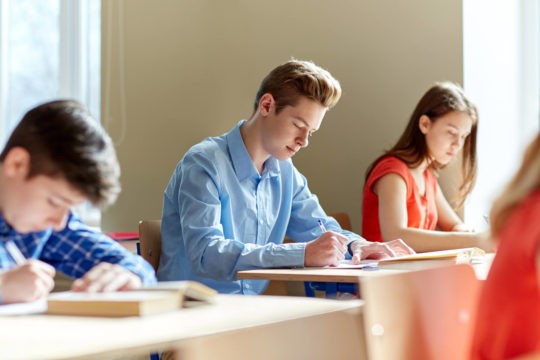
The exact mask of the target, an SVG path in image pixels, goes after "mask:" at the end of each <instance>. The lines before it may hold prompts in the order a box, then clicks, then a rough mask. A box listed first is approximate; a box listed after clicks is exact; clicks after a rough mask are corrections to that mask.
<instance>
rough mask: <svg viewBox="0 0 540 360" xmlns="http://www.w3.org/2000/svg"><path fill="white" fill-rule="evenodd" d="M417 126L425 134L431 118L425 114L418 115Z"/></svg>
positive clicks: (429, 126)
mask: <svg viewBox="0 0 540 360" xmlns="http://www.w3.org/2000/svg"><path fill="white" fill-rule="evenodd" d="M418 127H419V128H420V131H421V132H422V134H424V135H426V134H427V132H428V131H429V129H430V128H431V119H430V118H429V117H428V116H427V115H422V116H420V119H419V120H418Z"/></svg>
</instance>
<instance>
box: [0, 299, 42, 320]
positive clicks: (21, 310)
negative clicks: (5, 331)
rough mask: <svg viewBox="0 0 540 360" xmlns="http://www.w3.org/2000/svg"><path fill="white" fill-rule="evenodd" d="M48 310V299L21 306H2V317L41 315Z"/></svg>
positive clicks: (0, 311) (0, 313) (0, 307)
mask: <svg viewBox="0 0 540 360" xmlns="http://www.w3.org/2000/svg"><path fill="white" fill-rule="evenodd" d="M45 310H47V299H46V298H43V299H41V300H37V301H32V302H28V303H20V304H7V305H0V316H5V315H29V314H39V313H43V312H45Z"/></svg>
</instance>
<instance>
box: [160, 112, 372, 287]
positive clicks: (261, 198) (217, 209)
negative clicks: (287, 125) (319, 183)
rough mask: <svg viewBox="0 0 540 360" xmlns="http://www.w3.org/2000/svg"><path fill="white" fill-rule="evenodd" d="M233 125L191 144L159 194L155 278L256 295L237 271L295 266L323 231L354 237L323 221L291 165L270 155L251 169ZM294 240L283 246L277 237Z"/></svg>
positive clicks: (258, 282) (259, 282)
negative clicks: (261, 166)
mask: <svg viewBox="0 0 540 360" xmlns="http://www.w3.org/2000/svg"><path fill="white" fill-rule="evenodd" d="M243 123H244V121H241V122H239V123H238V125H237V126H236V127H235V128H233V129H232V130H231V131H230V132H229V133H227V134H224V135H222V136H219V137H213V138H208V139H206V140H204V141H202V142H201V143H199V144H197V145H195V146H193V147H192V148H191V149H190V150H189V151H188V152H187V153H186V154H185V155H184V157H183V158H182V160H181V161H180V162H179V163H178V165H177V167H176V169H175V171H174V173H173V175H172V177H171V179H170V181H169V184H168V185H167V188H166V189H165V194H164V200H163V215H162V225H161V236H162V250H161V259H160V265H159V268H158V279H159V280H160V281H165V280H195V281H199V282H202V283H204V284H207V285H208V286H210V287H213V288H214V289H216V290H218V291H219V292H221V293H242V294H259V293H261V292H262V291H264V289H265V288H266V286H267V283H268V282H267V281H263V280H237V279H236V272H237V271H239V270H246V269H256V268H269V267H303V266H304V251H305V246H306V245H305V242H307V241H311V240H313V239H316V238H318V237H319V236H320V235H321V228H320V227H319V225H318V224H317V220H318V219H321V220H322V222H323V224H324V225H325V227H326V228H327V229H328V230H332V231H336V232H339V233H342V234H344V235H345V236H347V237H348V238H349V239H351V240H356V239H361V237H360V236H359V235H357V234H354V233H352V232H349V231H346V230H342V229H341V228H340V226H339V225H338V223H337V222H336V221H335V220H334V219H333V218H331V217H328V216H327V215H326V214H325V212H324V211H323V209H322V208H321V206H320V205H319V202H318V200H317V197H316V196H315V195H313V194H312V193H311V192H310V191H309V188H308V186H307V182H306V179H305V178H304V176H302V174H300V172H298V170H297V169H296V168H295V167H294V165H293V163H292V161H291V160H286V161H280V160H277V159H276V158H273V157H270V158H269V159H268V160H267V161H266V162H265V163H264V170H263V172H262V174H261V175H259V173H258V172H257V170H256V168H255V166H254V164H253V162H252V160H251V158H250V156H249V154H248V151H247V149H246V147H245V145H244V142H243V140H242V136H241V134H240V127H241V126H242V124H243ZM285 236H288V237H290V238H291V239H294V240H295V241H296V242H295V243H288V244H283V240H284V237H285Z"/></svg>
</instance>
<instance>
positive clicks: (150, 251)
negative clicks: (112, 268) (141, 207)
mask: <svg viewBox="0 0 540 360" xmlns="http://www.w3.org/2000/svg"><path fill="white" fill-rule="evenodd" d="M137 253H138V254H139V255H141V256H142V257H143V259H144V260H146V261H148V262H149V263H150V265H152V267H153V268H154V271H157V269H158V266H159V257H160V256H161V220H141V221H139V247H138V249H137ZM159 358H160V355H159V354H158V353H151V354H150V360H159Z"/></svg>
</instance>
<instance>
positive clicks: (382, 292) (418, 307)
mask: <svg viewBox="0 0 540 360" xmlns="http://www.w3.org/2000/svg"><path fill="white" fill-rule="evenodd" d="M360 287H361V292H362V297H363V299H364V300H365V301H366V306H365V308H364V319H365V322H364V324H365V333H366V338H367V339H366V342H367V345H368V352H369V354H370V355H369V358H370V359H373V360H382V359H426V360H429V359H437V360H446V359H448V360H460V359H468V358H469V351H470V345H471V338H472V333H473V330H474V320H475V312H476V303H477V299H478V294H479V289H480V282H479V281H478V280H477V278H476V275H475V273H474V270H473V269H472V267H471V266H470V265H468V264H460V265H450V266H444V267H437V268H430V269H426V270H419V271H411V272H404V273H398V274H392V275H386V276H384V275H383V276H375V277H369V278H363V279H362V280H361V281H360Z"/></svg>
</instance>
